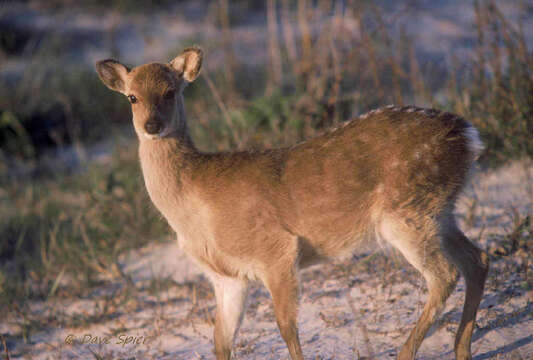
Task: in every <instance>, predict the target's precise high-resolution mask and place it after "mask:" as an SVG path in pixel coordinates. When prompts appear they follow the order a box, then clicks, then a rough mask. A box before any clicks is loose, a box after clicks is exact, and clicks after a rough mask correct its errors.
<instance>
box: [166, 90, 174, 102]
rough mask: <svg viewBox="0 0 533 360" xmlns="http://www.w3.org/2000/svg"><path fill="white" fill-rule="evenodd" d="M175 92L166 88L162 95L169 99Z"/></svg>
mask: <svg viewBox="0 0 533 360" xmlns="http://www.w3.org/2000/svg"><path fill="white" fill-rule="evenodd" d="M175 94H176V91H175V90H174V89H172V90H168V91H167V92H166V93H165V94H164V95H163V97H164V98H165V99H166V100H171V99H174V95H175Z"/></svg>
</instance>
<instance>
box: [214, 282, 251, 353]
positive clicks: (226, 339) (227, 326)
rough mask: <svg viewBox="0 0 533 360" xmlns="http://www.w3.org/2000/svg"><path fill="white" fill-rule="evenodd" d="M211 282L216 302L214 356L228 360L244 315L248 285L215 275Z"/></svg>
mask: <svg viewBox="0 0 533 360" xmlns="http://www.w3.org/2000/svg"><path fill="white" fill-rule="evenodd" d="M211 281H212V282H213V286H214V288H215V296H216V301H217V313H216V319H215V333H214V338H215V354H216V357H217V360H229V359H230V357H231V348H232V346H233V340H234V338H235V335H236V334H237V331H238V330H239V326H240V325H241V322H242V318H243V315H244V305H245V302H246V295H247V290H248V284H247V282H246V281H244V280H240V279H236V278H229V277H222V276H217V275H215V276H211Z"/></svg>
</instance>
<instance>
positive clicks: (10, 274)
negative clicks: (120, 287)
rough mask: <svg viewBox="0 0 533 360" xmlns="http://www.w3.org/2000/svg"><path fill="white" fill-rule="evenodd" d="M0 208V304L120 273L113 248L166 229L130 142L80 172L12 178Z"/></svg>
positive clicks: (76, 287) (117, 249) (42, 296)
mask: <svg viewBox="0 0 533 360" xmlns="http://www.w3.org/2000/svg"><path fill="white" fill-rule="evenodd" d="M20 185H22V186H20ZM0 209H1V213H2V216H1V219H0V233H1V234H2V238H3V241H2V242H1V243H0V259H2V262H1V264H2V265H1V267H0V303H1V304H2V305H3V306H6V305H7V306H12V305H14V303H16V302H18V301H20V300H22V299H24V300H28V299H46V298H48V297H49V296H53V295H54V293H55V292H56V291H57V290H58V286H59V285H60V284H63V283H65V284H67V285H68V291H70V292H71V294H75V293H77V292H79V291H82V290H83V289H84V288H86V287H90V285H91V284H94V283H98V282H100V281H102V280H105V279H109V278H113V277H117V276H120V275H121V270H120V268H119V267H118V266H117V260H118V256H119V255H120V254H121V253H123V252H124V251H126V250H129V249H133V248H136V247H139V246H141V245H144V244H146V243H148V242H149V241H157V240H158V239H162V238H164V237H165V235H167V234H168V233H169V232H168V229H167V225H166V224H165V223H164V222H163V221H161V219H160V215H159V214H158V213H157V212H156V211H155V209H154V208H153V206H152V205H151V202H150V201H149V198H148V196H147V194H146V191H145V190H144V186H143V183H142V178H141V175H140V169H139V166H138V164H137V157H136V149H135V148H133V147H127V148H125V149H122V150H119V151H118V152H117V153H116V154H115V155H114V156H113V159H112V161H111V163H110V164H108V165H91V166H89V168H88V169H87V170H85V171H83V172H82V173H78V174H73V175H66V174H56V175H55V176H54V177H53V178H48V179H45V180H44V181H40V182H33V181H28V182H24V183H22V184H20V183H18V184H15V183H12V184H11V185H10V186H6V187H4V188H3V192H2V196H1V199H0ZM62 280H68V281H62Z"/></svg>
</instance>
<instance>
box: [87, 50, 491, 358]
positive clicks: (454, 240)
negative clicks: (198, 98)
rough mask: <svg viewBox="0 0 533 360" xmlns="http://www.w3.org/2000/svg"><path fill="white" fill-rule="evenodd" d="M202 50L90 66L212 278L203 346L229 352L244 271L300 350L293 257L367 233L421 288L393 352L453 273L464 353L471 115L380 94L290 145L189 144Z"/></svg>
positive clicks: (473, 135) (476, 252)
mask: <svg viewBox="0 0 533 360" xmlns="http://www.w3.org/2000/svg"><path fill="white" fill-rule="evenodd" d="M202 60H203V51H202V50H201V48H199V47H197V46H193V47H189V48H186V49H185V50H184V51H183V52H182V53H181V54H180V55H178V56H177V57H175V58H174V59H173V60H171V61H170V62H169V63H157V62H154V63H148V64H144V65H140V66H138V67H133V68H129V67H127V66H126V65H123V64H122V63H120V62H118V61H116V60H113V59H107V60H102V61H98V62H97V63H96V70H97V73H98V76H99V78H100V79H101V81H102V82H103V83H104V84H105V85H106V86H107V87H108V88H109V89H111V90H114V91H116V92H119V93H122V94H124V95H125V96H126V97H127V98H128V99H129V101H130V103H131V110H132V115H133V120H132V121H133V126H134V129H135V132H136V135H137V137H138V140H139V159H140V164H141V170H142V174H143V177H144V183H145V186H146V189H147V192H148V195H149V197H150V199H151V201H152V202H153V204H154V205H155V207H156V208H157V209H158V211H159V212H160V213H161V214H162V215H163V217H164V218H165V219H166V220H167V221H168V223H169V225H170V227H171V228H172V229H173V231H174V232H175V233H176V234H177V238H178V242H179V244H180V249H182V250H183V251H184V252H185V253H186V254H187V256H188V257H189V258H191V259H192V260H193V262H194V263H196V265H198V266H199V267H200V268H201V269H202V270H203V272H204V273H205V274H206V277H207V278H208V279H209V280H210V282H211V283H212V285H213V288H214V293H215V299H216V317H215V326H214V353H215V355H216V359H217V360H223V359H224V360H227V359H230V358H231V354H232V346H233V343H234V339H235V337H236V334H237V331H238V329H239V327H240V324H241V322H242V319H243V314H244V309H245V303H246V298H247V290H248V287H249V284H250V283H251V282H255V281H258V282H262V283H263V284H264V286H265V287H266V288H267V289H268V291H269V293H270V295H271V298H272V301H273V305H274V314H275V318H276V322H277V325H278V328H279V332H280V334H281V337H282V339H283V340H284V341H285V343H286V345H287V348H288V352H289V355H290V357H291V359H293V360H301V359H303V358H304V356H303V352H302V347H301V345H300V340H299V336H298V322H297V314H298V302H299V301H298V298H299V289H300V281H299V277H298V273H299V270H300V269H302V268H305V267H307V266H310V265H314V264H317V263H320V262H324V261H328V260H332V259H336V258H338V257H341V256H345V255H346V254H351V253H353V252H355V251H356V250H357V249H360V248H361V247H362V246H364V245H367V244H374V243H384V244H387V245H390V246H391V247H392V248H394V249H396V250H397V251H398V252H399V253H401V254H402V255H403V257H405V259H406V260H407V262H408V263H409V264H411V265H412V266H413V267H414V268H415V269H416V270H418V272H419V273H420V274H421V275H422V277H423V278H424V279H425V282H426V285H427V288H428V295H427V300H426V303H425V306H424V308H423V310H422V313H421V315H420V317H419V319H418V320H417V322H416V324H415V326H414V329H413V330H412V331H411V332H410V334H409V336H408V337H407V340H406V341H405V344H404V345H403V346H402V347H401V349H400V350H399V352H398V356H397V358H398V359H400V360H407V359H414V358H415V355H416V352H417V350H418V349H419V347H420V345H421V343H422V341H423V340H424V337H425V335H426V334H427V332H428V330H429V329H430V327H431V325H432V324H433V323H434V322H435V321H436V319H437V318H438V317H439V315H440V313H441V312H442V311H443V309H444V306H445V302H446V299H447V298H448V297H449V296H450V294H451V293H452V291H453V290H454V288H455V285H456V283H457V281H458V277H459V276H460V275H462V276H463V277H464V279H465V284H466V291H465V299H464V306H463V312H462V317H461V321H460V324H459V327H458V329H457V333H456V337H455V344H454V351H455V356H456V359H471V350H470V346H471V339H472V332H473V329H474V325H475V321H476V313H477V311H478V307H479V305H480V302H481V299H482V295H483V291H484V286H485V280H486V277H487V273H488V270H489V258H488V255H487V253H486V252H484V251H483V250H481V249H480V248H479V247H478V246H477V245H475V244H474V243H472V242H471V241H470V240H469V239H468V238H467V237H466V236H465V235H464V233H463V232H462V231H461V230H460V229H459V227H458V224H457V222H456V219H455V217H454V213H453V212H454V207H455V202H456V199H457V198H458V196H459V194H460V192H461V190H462V189H463V187H464V185H465V183H466V182H467V180H468V179H469V177H470V174H471V170H472V167H473V164H474V162H475V161H476V160H477V158H478V157H479V156H480V154H481V152H482V151H483V144H482V142H481V140H480V137H479V134H478V131H477V130H476V129H475V128H474V126H472V125H471V124H470V123H469V122H467V121H466V120H464V119H463V118H462V117H460V116H457V115H454V114H452V113H449V112H444V111H439V110H434V109H425V108H418V107H415V106H402V107H399V106H392V105H390V106H386V107H381V108H378V109H375V110H372V111H370V112H368V113H366V114H363V115H361V116H359V117H356V118H354V119H352V120H349V121H345V122H343V123H342V125H341V126H338V127H337V128H335V129H333V130H331V131H328V132H325V133H323V134H321V135H317V136H315V137H312V138H310V139H307V140H306V141H303V142H300V143H297V144H295V145H293V146H287V147H281V148H275V149H267V150H253V151H252V150H249V151H233V152H231V151H227V152H213V153H208V152H202V151H200V150H198V149H197V148H196V147H195V145H194V142H193V140H192V138H191V136H190V134H189V128H188V125H187V121H186V118H185V109H184V98H183V91H184V89H185V87H186V86H187V85H188V84H189V83H191V82H193V81H195V80H196V79H197V78H198V76H199V74H200V70H201V66H202Z"/></svg>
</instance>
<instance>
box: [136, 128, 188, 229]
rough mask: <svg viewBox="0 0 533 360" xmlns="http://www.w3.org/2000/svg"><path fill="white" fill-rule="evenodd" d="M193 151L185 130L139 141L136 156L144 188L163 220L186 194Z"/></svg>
mask: <svg viewBox="0 0 533 360" xmlns="http://www.w3.org/2000/svg"><path fill="white" fill-rule="evenodd" d="M196 154H197V150H196V149H195V147H194V145H193V143H192V141H191V139H190V137H189V135H188V133H187V132H180V133H177V134H172V135H171V136H170V137H165V138H160V139H153V140H151V139H142V140H141V141H140V145H139V157H140V160H141V168H142V172H143V176H144V182H145V185H146V189H147V190H148V194H149V195H150V198H151V199H152V202H153V203H154V205H155V206H156V207H157V208H158V209H159V211H161V213H162V214H163V215H164V216H165V217H166V218H167V220H170V217H171V216H172V213H173V211H175V209H176V207H177V206H178V207H179V206H180V205H181V203H182V201H183V199H184V196H185V195H186V191H187V186H186V184H187V182H188V178H189V176H188V174H189V172H190V169H191V162H192V160H193V159H194V158H195V157H196Z"/></svg>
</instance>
